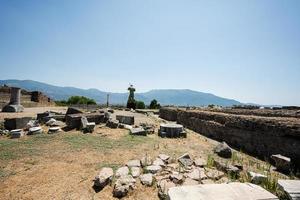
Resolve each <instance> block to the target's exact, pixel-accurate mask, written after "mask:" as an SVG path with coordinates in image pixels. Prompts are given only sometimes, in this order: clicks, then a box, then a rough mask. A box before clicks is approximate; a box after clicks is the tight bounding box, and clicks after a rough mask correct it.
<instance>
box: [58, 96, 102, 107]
mask: <svg viewBox="0 0 300 200" xmlns="http://www.w3.org/2000/svg"><path fill="white" fill-rule="evenodd" d="M55 103H56V105H58V106H67V105H76V104H84V105H96V104H97V103H96V101H95V100H94V99H90V98H87V97H84V96H71V97H70V98H69V99H68V101H65V100H62V101H55Z"/></svg>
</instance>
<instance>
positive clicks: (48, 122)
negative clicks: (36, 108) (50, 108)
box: [46, 118, 56, 126]
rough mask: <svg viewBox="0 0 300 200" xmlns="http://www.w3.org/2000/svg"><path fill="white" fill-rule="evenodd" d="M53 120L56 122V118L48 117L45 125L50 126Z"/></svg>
mask: <svg viewBox="0 0 300 200" xmlns="http://www.w3.org/2000/svg"><path fill="white" fill-rule="evenodd" d="M55 122H56V120H55V119H53V118H51V119H49V120H48V121H47V122H46V125H47V126H52V125H53V124H54V123H55Z"/></svg>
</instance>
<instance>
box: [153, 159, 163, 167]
mask: <svg viewBox="0 0 300 200" xmlns="http://www.w3.org/2000/svg"><path fill="white" fill-rule="evenodd" d="M153 165H156V166H161V167H165V166H166V164H165V163H164V161H162V160H161V159H160V158H156V159H155V160H154V161H153Z"/></svg>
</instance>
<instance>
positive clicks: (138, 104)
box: [136, 101, 146, 109]
mask: <svg viewBox="0 0 300 200" xmlns="http://www.w3.org/2000/svg"><path fill="white" fill-rule="evenodd" d="M145 108H146V106H145V103H144V102H143V101H136V109H145Z"/></svg>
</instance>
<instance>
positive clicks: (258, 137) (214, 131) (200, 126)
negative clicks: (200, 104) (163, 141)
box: [160, 108, 300, 168]
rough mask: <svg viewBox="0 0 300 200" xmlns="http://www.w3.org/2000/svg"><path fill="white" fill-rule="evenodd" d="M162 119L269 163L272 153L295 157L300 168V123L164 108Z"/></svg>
mask: <svg viewBox="0 0 300 200" xmlns="http://www.w3.org/2000/svg"><path fill="white" fill-rule="evenodd" d="M160 117H161V118H163V119H166V120H172V121H177V122H178V123H179V124H182V125H183V126H185V127H187V128H189V129H191V130H194V131H196V132H198V133H200V134H202V135H205V136H207V137H210V138H212V139H216V140H218V141H226V142H227V143H228V144H229V145H231V146H232V147H235V148H236V149H237V150H240V149H241V150H243V151H245V152H247V153H250V154H253V155H256V156H258V157H260V158H262V159H267V160H269V158H270V156H271V155H272V154H282V155H284V156H288V157H290V158H292V160H293V162H295V163H296V164H297V167H298V168H299V166H300V120H299V119H298V118H274V117H258V116H248V115H233V114H225V113H221V112H209V111H201V110H197V111H186V110H183V109H175V108H162V109H161V110H160Z"/></svg>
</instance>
